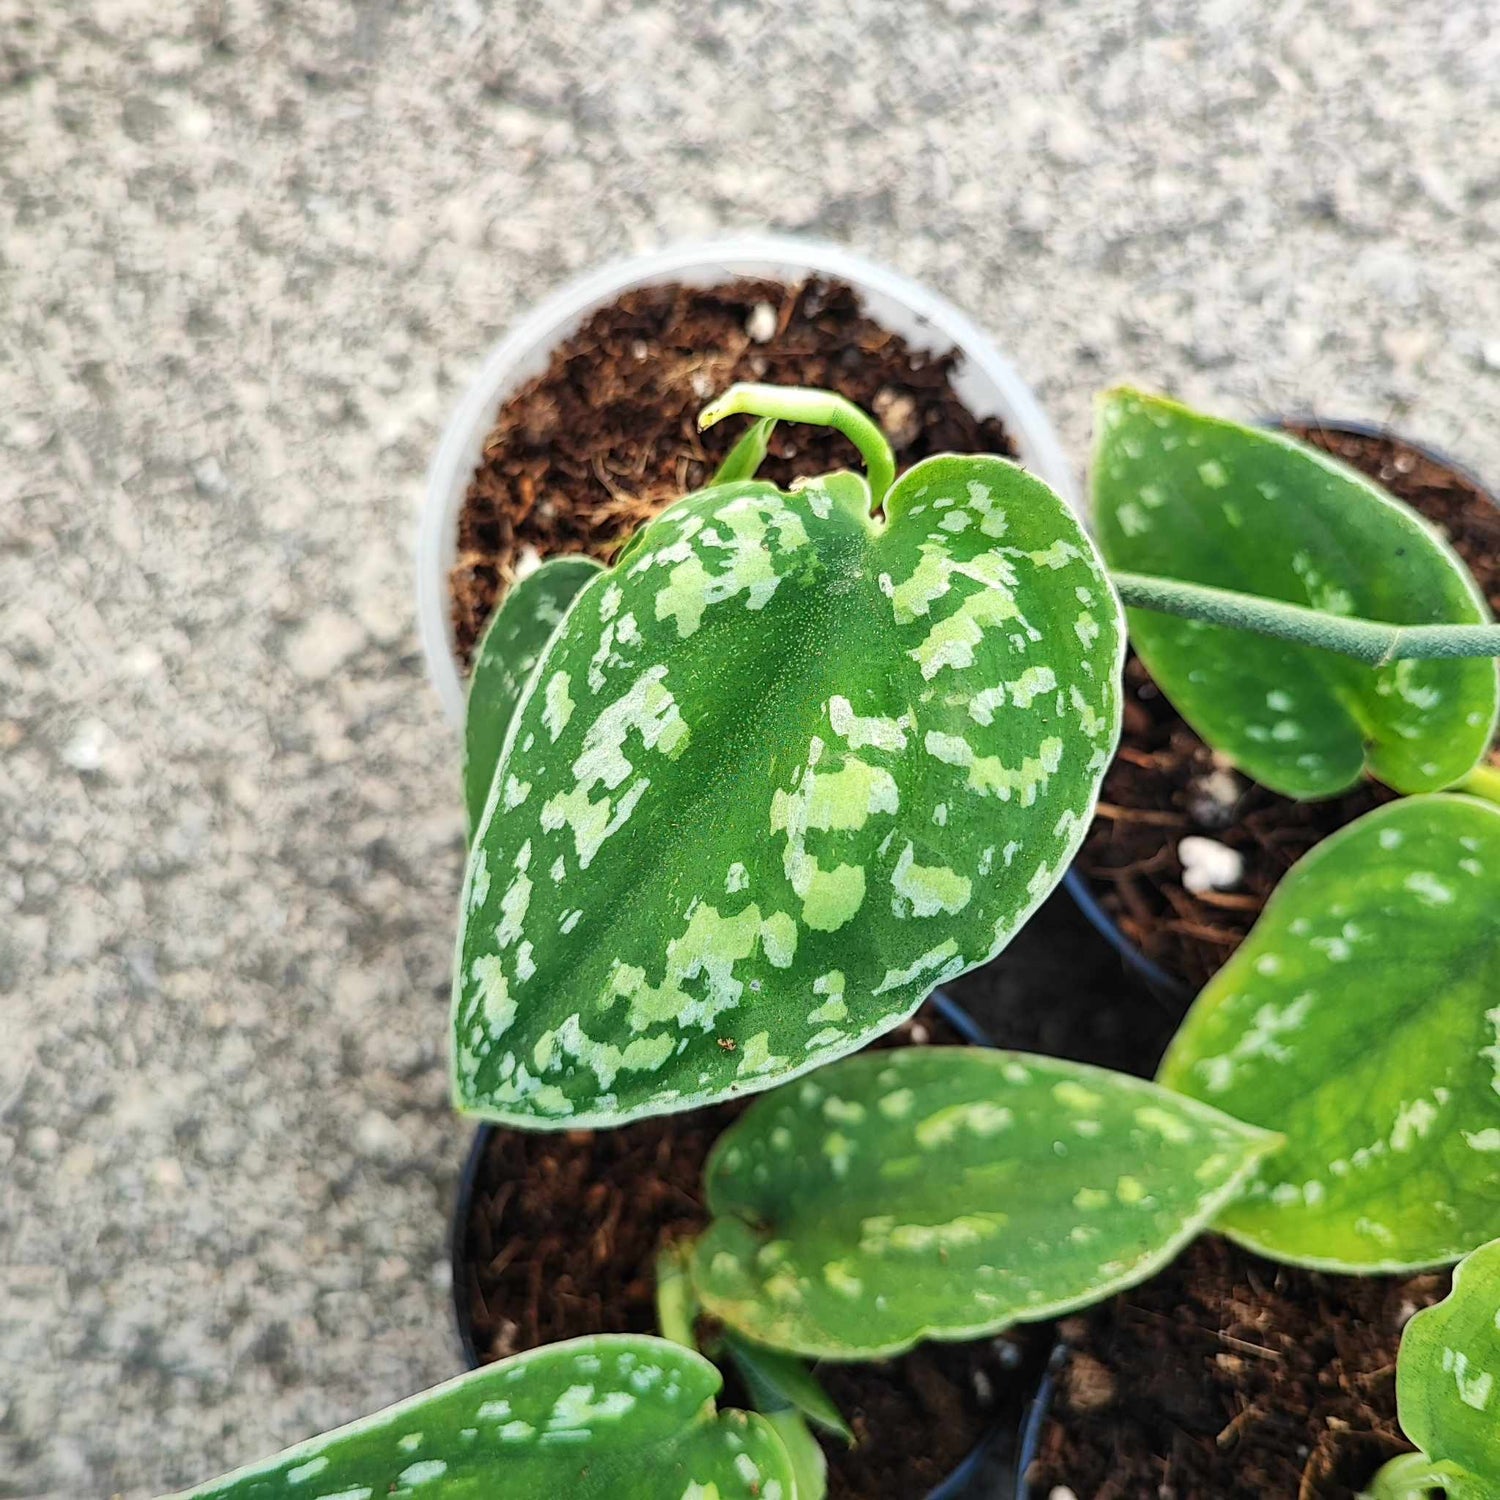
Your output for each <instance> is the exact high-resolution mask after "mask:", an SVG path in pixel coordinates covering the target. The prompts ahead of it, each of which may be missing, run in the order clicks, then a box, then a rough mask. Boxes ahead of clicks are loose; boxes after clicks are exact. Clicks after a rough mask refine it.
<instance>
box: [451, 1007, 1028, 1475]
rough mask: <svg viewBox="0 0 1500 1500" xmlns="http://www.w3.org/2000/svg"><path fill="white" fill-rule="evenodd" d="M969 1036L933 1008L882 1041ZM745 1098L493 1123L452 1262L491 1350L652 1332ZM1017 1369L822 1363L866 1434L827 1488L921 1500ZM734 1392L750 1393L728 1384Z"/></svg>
mask: <svg viewBox="0 0 1500 1500" xmlns="http://www.w3.org/2000/svg"><path fill="white" fill-rule="evenodd" d="M961 1041H962V1038H961V1037H960V1036H958V1034H957V1033H956V1032H954V1031H953V1030H952V1028H951V1027H949V1026H948V1024H947V1023H946V1022H945V1021H943V1020H942V1018H941V1017H940V1016H938V1015H937V1014H936V1013H935V1012H933V1011H932V1010H931V1008H930V1007H928V1008H924V1009H923V1010H922V1011H920V1012H919V1013H918V1015H917V1017H916V1018H915V1020H914V1021H912V1022H909V1023H907V1025H906V1026H904V1027H901V1028H898V1029H897V1030H896V1031H895V1032H893V1033H891V1034H890V1036H889V1037H888V1038H884V1039H882V1043H881V1044H884V1045H922V1044H925V1043H928V1042H940V1043H958V1042H961ZM881 1044H877V1045H881ZM747 1103H748V1101H746V1103H735V1104H729V1105H723V1106H721V1107H718V1108H715V1109H707V1110H698V1111H695V1112H692V1113H688V1114H681V1115H671V1116H666V1117H664V1118H659V1119H653V1120H644V1121H641V1122H639V1123H637V1124H634V1125H626V1126H623V1127H622V1128H620V1129H618V1130H608V1131H599V1132H593V1131H571V1132H567V1133H562V1134H528V1133H523V1132H520V1131H511V1130H496V1131H494V1132H493V1133H492V1134H491V1136H490V1138H489V1145H488V1148H487V1150H486V1152H485V1155H484V1157H483V1160H482V1163H481V1166H480V1171H479V1174H478V1178H477V1180H476V1182H475V1185H474V1192H473V1197H472V1200H471V1208H470V1212H469V1216H468V1222H467V1225H466V1227H465V1229H464V1246H463V1248H464V1252H465V1253H464V1256H463V1257H462V1261H461V1263H460V1265H459V1266H458V1267H457V1271H456V1275H457V1296H458V1299H459V1303H460V1307H461V1309H463V1310H466V1311H467V1314H468V1317H469V1319H470V1321H471V1326H472V1331H473V1338H474V1344H475V1347H476V1350H477V1351H478V1353H479V1355H480V1358H481V1359H483V1360H490V1359H497V1358H501V1357H503V1356H505V1355H507V1354H513V1353H516V1352H517V1351H519V1350H522V1349H530V1348H534V1347H535V1346H537V1345H538V1344H544V1343H551V1342H553V1341H555V1340H558V1339H568V1338H577V1337H579V1336H581V1335H584V1334H589V1333H654V1332H655V1331H656V1308H655V1265H656V1257H657V1253H658V1251H659V1250H660V1249H661V1248H662V1247H663V1246H664V1245H667V1244H670V1243H673V1242H676V1241H678V1240H682V1239H686V1238H688V1237H690V1236H692V1235H694V1234H697V1233H699V1232H700V1231H701V1230H702V1229H703V1228H704V1227H705V1226H706V1224H707V1222H708V1216H707V1213H706V1211H705V1208H704V1204H703V1198H702V1181H703V1166H704V1162H705V1160H706V1159H707V1156H708V1152H709V1149H710V1148H711V1147H712V1145H713V1143H714V1142H715V1141H716V1140H717V1139H718V1137H719V1135H720V1134H721V1133H722V1132H723V1131H724V1129H725V1128H726V1127H727V1126H728V1125H729V1124H730V1123H731V1122H732V1121H733V1120H734V1119H735V1118H736V1116H738V1115H739V1114H740V1113H741V1112H742V1111H743V1109H744V1108H746V1107H747ZM1017 1362H1018V1361H1017V1346H1016V1345H1012V1344H1007V1343H1005V1342H1002V1341H998V1340H980V1341H978V1342H976V1343H970V1344H927V1345H924V1346H922V1347H921V1348H919V1349H917V1350H915V1351H913V1352H912V1353H911V1354H908V1355H906V1356H904V1357H903V1358H901V1359H898V1360H893V1361H889V1362H886V1363H881V1364H868V1365H831V1364H830V1365H821V1366H819V1367H818V1377H819V1379H820V1380H821V1381H822V1382H823V1384H824V1387H825V1388H826V1389H827V1391H828V1393H829V1395H830V1396H831V1397H832V1398H833V1400H834V1401H835V1402H836V1403H837V1404H838V1406H839V1409H840V1410H841V1411H842V1412H843V1413H844V1416H845V1418H846V1420H848V1422H849V1424H850V1426H851V1427H852V1428H853V1429H854V1432H855V1434H856V1437H857V1438H858V1440H859V1441H858V1443H857V1445H856V1446H855V1447H854V1448H853V1449H847V1448H846V1447H845V1446H844V1444H843V1443H841V1442H839V1441H837V1440H832V1439H829V1440H826V1441H825V1443H824V1447H825V1449H826V1451H827V1453H828V1458H829V1494H830V1496H833V1497H842V1500H882V1497H886V1496H889V1497H893V1500H894V1497H900V1500H920V1497H921V1496H922V1495H924V1494H925V1493H926V1492H927V1491H928V1490H929V1489H930V1488H931V1487H932V1486H933V1485H935V1484H937V1483H938V1482H939V1481H941V1480H942V1479H943V1478H945V1477H946V1476H947V1474H948V1473H950V1472H951V1471H952V1470H953V1469H954V1468H955V1467H956V1466H957V1464H958V1463H959V1462H960V1461H961V1460H962V1459H963V1458H964V1457H965V1456H966V1455H967V1454H968V1453H969V1452H970V1451H971V1450H972V1449H973V1448H974V1446H975V1445H976V1444H977V1443H978V1442H979V1441H980V1439H981V1438H982V1437H983V1436H984V1435H985V1433H986V1432H987V1431H988V1430H989V1429H990V1427H991V1426H992V1425H993V1424H994V1423H995V1421H996V1419H997V1412H998V1410H999V1402H1000V1401H1001V1398H1002V1394H1003V1393H1005V1392H1010V1393H1011V1394H1012V1399H1014V1394H1015V1393H1016V1392H1017V1391H1018V1390H1019V1386H1020V1376H1019V1374H1018V1373H1017V1372H1016V1364H1017ZM726 1398H727V1399H728V1400H729V1401H730V1402H731V1403H735V1402H742V1401H743V1399H744V1398H743V1395H742V1394H740V1393H738V1392H737V1391H736V1390H735V1389H734V1388H733V1385H732V1384H731V1385H730V1387H729V1388H728V1389H727V1391H726Z"/></svg>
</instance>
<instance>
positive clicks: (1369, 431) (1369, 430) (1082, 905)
mask: <svg viewBox="0 0 1500 1500" xmlns="http://www.w3.org/2000/svg"><path fill="white" fill-rule="evenodd" d="M1259 425H1260V426H1262V427H1269V428H1273V429H1275V430H1277V431H1282V430H1284V429H1286V428H1289V427H1293V428H1301V429H1305V428H1310V427H1312V428H1318V429H1321V430H1322V431H1324V432H1341V433H1348V434H1349V435H1350V436H1351V437H1366V438H1389V439H1392V440H1394V441H1396V442H1399V443H1400V444H1401V445H1402V446H1403V447H1406V448H1410V449H1411V450H1412V452H1413V453H1418V454H1420V455H1421V456H1422V457H1423V458H1425V459H1427V460H1428V461H1429V462H1431V463H1434V464H1436V465H1438V466H1439V467H1440V468H1444V469H1447V470H1448V471H1449V472H1450V473H1452V474H1455V475H1457V476H1458V477H1459V478H1460V479H1462V480H1464V481H1465V482H1466V483H1468V484H1470V485H1472V486H1473V487H1474V488H1475V489H1476V490H1478V491H1479V492H1480V493H1481V494H1483V495H1488V496H1489V497H1490V498H1491V499H1492V500H1495V501H1496V503H1497V505H1500V499H1497V498H1496V496H1495V493H1494V491H1492V490H1491V489H1490V488H1489V487H1488V486H1487V485H1486V484H1484V482H1483V481H1482V480H1480V479H1479V477H1478V476H1477V475H1476V474H1475V473H1474V471H1473V470H1472V469H1470V468H1467V467H1466V466H1465V465H1463V464H1461V463H1458V462H1456V461H1455V460H1454V459H1452V458H1450V457H1449V456H1448V455H1447V454H1446V453H1444V452H1442V451H1441V450H1440V449H1437V448H1432V447H1429V446H1428V445H1426V444H1425V443H1417V442H1413V441H1412V439H1410V438H1408V437H1405V436H1403V435H1402V434H1401V433H1399V432H1395V431H1393V430H1392V429H1391V428H1389V427H1384V426H1382V425H1381V424H1380V423H1378V422H1361V421H1356V420H1345V419H1343V418H1333V417H1319V416H1303V415H1299V414H1297V413H1289V414H1287V415H1284V416H1274V417H1262V418H1261V419H1260V423H1259ZM1063 885H1064V886H1065V887H1066V889H1067V891H1068V894H1069V895H1071V896H1072V898H1073V900H1074V901H1075V902H1076V903H1077V905H1078V909H1079V910H1080V911H1081V912H1082V913H1083V914H1084V916H1085V917H1087V918H1088V920H1089V921H1090V922H1091V923H1092V924H1093V926H1094V929H1095V931H1097V932H1098V933H1099V935H1100V936H1101V937H1102V938H1103V939H1104V940H1105V942H1107V943H1108V944H1109V945H1110V947H1111V948H1113V949H1114V950H1115V952H1116V953H1118V954H1119V955H1120V957H1121V959H1122V960H1123V961H1124V964H1125V967H1126V969H1127V970H1129V971H1130V973H1132V974H1133V975H1135V976H1136V977H1137V978H1138V979H1140V980H1141V981H1142V982H1143V983H1144V984H1145V985H1146V986H1147V987H1148V988H1150V989H1151V990H1152V991H1153V992H1154V993H1156V994H1157V995H1159V996H1160V997H1161V998H1162V999H1163V1000H1168V1001H1174V1002H1177V1003H1179V1004H1180V1003H1182V1002H1183V1001H1186V1000H1188V999H1190V998H1191V997H1192V987H1191V986H1190V985H1189V984H1187V983H1186V982H1185V981H1184V980H1182V979H1179V978H1178V977H1177V976H1176V975H1175V974H1169V973H1168V972H1167V971H1166V970H1165V969H1163V968H1162V967H1161V966H1160V965H1159V964H1156V963H1153V962H1152V961H1151V960H1150V959H1149V958H1147V957H1146V955H1145V954H1144V953H1142V952H1141V950H1140V949H1139V948H1138V947H1136V945H1135V944H1134V943H1132V942H1131V941H1130V939H1129V938H1128V937H1126V936H1125V934H1124V932H1122V931H1121V930H1120V926H1119V924H1118V923H1117V922H1116V921H1115V919H1114V918H1113V917H1112V916H1110V914H1109V913H1108V912H1107V911H1106V910H1105V909H1104V907H1103V906H1102V905H1101V904H1100V902H1099V898H1098V896H1097V894H1096V893H1095V890H1094V887H1093V885H1092V884H1091V883H1090V881H1089V878H1088V876H1087V875H1085V874H1084V873H1083V871H1082V870H1080V869H1079V868H1078V866H1077V865H1076V864H1075V865H1073V866H1071V867H1070V868H1069V870H1068V873H1067V875H1066V876H1064V877H1063Z"/></svg>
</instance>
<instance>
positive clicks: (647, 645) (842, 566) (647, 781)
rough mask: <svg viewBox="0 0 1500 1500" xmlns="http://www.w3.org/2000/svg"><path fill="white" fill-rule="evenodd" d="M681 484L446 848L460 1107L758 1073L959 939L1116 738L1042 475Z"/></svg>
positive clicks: (492, 1113) (1036, 896) (849, 1041)
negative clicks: (454, 866)
mask: <svg viewBox="0 0 1500 1500" xmlns="http://www.w3.org/2000/svg"><path fill="white" fill-rule="evenodd" d="M884 509H885V514H884V517H883V518H881V517H872V516H871V515H870V513H869V491H868V489H867V488H866V486H865V484H864V482H863V481H862V480H860V479H858V478H856V477H855V476H853V475H850V474H836V475H830V476H827V477H826V478H824V479H822V480H818V481H814V482H811V483H809V484H807V485H806V486H804V487H802V488H801V489H799V490H796V491H793V492H792V493H785V492H782V491H780V490H778V489H776V488H775V487H773V486H772V485H770V484H767V483H763V482H759V481H740V482H736V483H733V484H729V485H722V486H718V487H715V488H713V489H709V490H706V491H703V492H702V493H700V494H698V495H695V496H689V497H688V498H686V499H684V500H682V501H680V502H678V503H677V504H676V505H674V506H672V507H671V508H670V509H669V510H667V511H665V512H664V513H663V514H662V515H661V516H660V517H658V518H657V519H656V520H655V521H654V522H653V523H652V524H651V525H650V527H648V528H647V530H646V532H645V534H644V535H642V536H640V537H638V538H637V539H636V540H635V541H634V542H633V543H632V545H631V549H630V551H629V554H628V556H627V558H626V560H625V562H624V563H623V565H622V566H620V567H618V568H616V569H614V570H612V571H611V572H609V573H607V574H604V575H602V576H600V577H598V578H596V579H594V580H593V581H592V582H590V583H589V584H588V585H587V586H586V587H585V588H584V589H583V590H582V592H581V593H580V594H579V595H578V597H577V599H576V600H575V602H574V604H573V606H572V608H571V610H570V611H569V613H568V616H567V619H566V621H565V623H564V624H563V626H562V627H561V628H560V630H559V631H558V633H557V635H556V636H555V637H554V638H553V640H552V641H551V642H550V644H549V646H548V648H547V653H546V657H545V659H544V660H543V662H542V663H541V664H540V666H539V667H538V669H537V671H536V675H535V677H534V678H533V681H532V683H531V687H530V690H529V693H528V695H527V697H526V698H525V699H524V701H523V702H522V703H521V705H520V707H519V709H518V710H517V720H516V723H515V725H514V729H513V733H512V734H511V737H510V742H509V745H508V747H507V750H506V753H505V756H504V758H503V760H502V762H501V764H500V766H499V768H498V770H497V772H496V779H497V787H496V793H495V795H494V796H493V797H492V798H491V799H490V804H489V807H488V809H487V813H486V816H485V818H484V821H483V823H482V825H481V827H480V829H479V831H478V833H477V835H476V838H475V843H474V848H473V851H472V853H471V856H470V862H469V869H468V875H467V880H466V886H465V892H464V897H463V914H462V933H461V940H460V945H459V953H458V964H457V973H456V976H455V987H454V1010H453V1027H454V1038H453V1040H454V1047H453V1060H454V1089H455V1096H456V1099H457V1102H458V1105H459V1107H460V1108H461V1109H463V1110H465V1111H467V1112H469V1113H473V1114H478V1115H483V1116H485V1117H487V1118H491V1119H496V1120H501V1121H506V1122H509V1123H512V1124H517V1125H522V1126H528V1127H532V1128H549V1127H550V1128H568V1127H574V1126H586V1125H601V1124H602V1125H608V1124H619V1123H622V1122H624V1121H627V1120H630V1119H634V1118H637V1117H640V1116H644V1115H650V1114H658V1113H664V1112H669V1111H674V1110H682V1109H688V1108H692V1107H696V1106H698V1105H701V1104H706V1103H709V1102H712V1101H714V1100H718V1099H724V1098H729V1097H733V1096H735V1095H738V1094H743V1093H747V1092H751V1091H755V1090H760V1089H765V1088H769V1087H771V1086H772V1085H773V1084H777V1083H780V1082H783V1081H784V1080H786V1079H788V1078H791V1077H794V1076H796V1075H797V1074H800V1073H803V1072H806V1071H807V1070H808V1069H810V1068H814V1067H817V1066H819V1065H820V1064H822V1063H825V1062H827V1061H829V1060H831V1059H833V1058H835V1057H839V1056H842V1055H843V1054H845V1053H847V1052H851V1051H853V1050H854V1049H855V1048H857V1047H860V1046H862V1045H863V1044H864V1043H866V1042H868V1041H869V1040H871V1039H872V1038H874V1037H875V1036H878V1035H879V1034H880V1033H882V1032H884V1031H888V1030H889V1029H890V1028H891V1027H893V1026H895V1025H897V1024H898V1023H899V1022H900V1021H901V1020H902V1019H904V1018H905V1017H906V1016H908V1015H909V1014H910V1013H911V1012H912V1011H913V1010H915V1008H916V1007H917V1005H918V1004H920V1003H921V1001H922V999H923V997H924V996H925V995H926V994H927V993H928V992H929V991H930V990H931V989H932V987H933V986H934V985H935V984H939V983H941V982H942V981H944V980H947V979H950V978H952V977H953V976H954V975H956V974H959V973H961V972H963V971H964V970H966V969H969V968H972V967H974V966H975V965H977V964H981V963H984V962H986V961H987V960H988V959H990V958H991V957H993V956H994V954H996V953H997V952H998V951H999V950H1000V949H1001V948H1002V947H1003V946H1004V945H1005V943H1006V942H1007V941H1008V940H1009V938H1010V937H1011V935H1012V934H1013V933H1014V932H1015V931H1016V930H1017V928H1019V927H1020V925H1021V924H1022V923H1023V922H1024V921H1025V920H1026V918H1027V916H1029V914H1030V913H1031V912H1032V910H1033V909H1034V908H1035V907H1036V906H1037V904H1038V903H1039V902H1040V901H1041V900H1042V898H1043V897H1044V896H1045V895H1046V894H1047V892H1048V891H1050V890H1051V889H1052V887H1053V885H1055V884H1056V882H1057V880H1058V879H1059V878H1060V876H1061V875H1062V873H1063V871H1064V870H1065V869H1066V868H1067V865H1068V862H1069V860H1070V859H1071V858H1072V856H1073V853H1074V852H1075V850H1076V849H1077V847H1078V844H1079V842H1080V841H1081V839H1082V837H1083V834H1084V831H1085V829H1086V828H1087V826H1088V822H1089V818H1090V816H1091V814H1092V811H1093V807H1094V803H1095V799H1096V797H1097V794H1098V787H1099V782H1100V779H1101V778H1102V775H1103V772H1104V769H1105V767H1106V766H1107V765H1108V763H1109V760H1110V757H1111V755H1112V753H1113V750H1114V746H1115V742H1116V739H1117V737H1118V732H1119V717H1120V690H1119V673H1120V666H1121V659H1122V652H1123V644H1124V633H1123V628H1122V620H1121V613H1120V608H1119V603H1118V600H1117V598H1116V596H1115V594H1114V591H1113V589H1112V587H1111V586H1110V584H1109V582H1108V580H1107V579H1106V577H1105V574H1104V572H1103V569H1102V566H1101V565H1100V562H1099V560H1098V557H1097V555H1096V554H1095V552H1094V549H1093V546H1092V544H1091V543H1090V542H1089V540H1088V538H1087V537H1086V536H1085V535H1084V533H1083V531H1082V530H1081V528H1080V527H1079V525H1078V523H1077V521H1076V519H1075V518H1074V516H1073V515H1072V513H1071V512H1070V511H1069V509H1068V508H1067V506H1066V505H1065V504H1064V503H1063V502H1062V501H1061V500H1060V499H1058V497H1057V496H1056V495H1055V494H1053V493H1052V491H1051V490H1050V489H1048V488H1047V487H1046V485H1044V484H1042V483H1041V482H1040V481H1039V480H1037V479H1035V478H1033V477H1032V476H1031V475H1029V474H1027V473H1025V472H1024V471H1023V470H1021V469H1019V468H1018V467H1016V466H1015V465H1014V464H1011V463H1009V462H1007V461H1005V460H1002V459H999V458H993V457H962V458H960V457H953V456H946V457H940V458H934V459H929V460H927V461H925V462H924V463H921V464H919V465H917V466H916V467H915V468H914V469H912V470H911V471H909V472H908V473H907V474H906V475H904V476H903V477H902V479H901V480H900V481H899V482H898V483H897V484H896V486H895V487H894V488H893V489H892V490H891V492H890V494H889V495H888V496H887V499H886V504H885V507H884Z"/></svg>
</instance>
